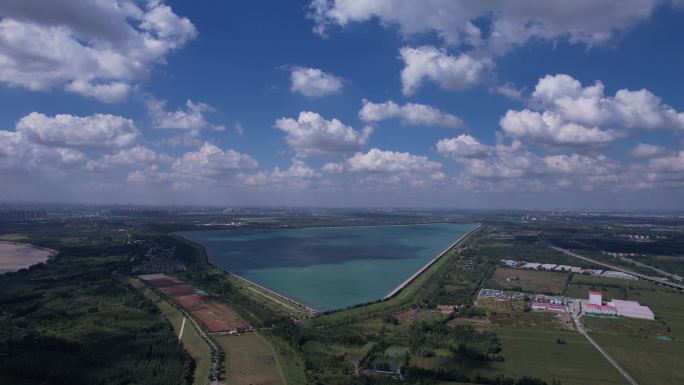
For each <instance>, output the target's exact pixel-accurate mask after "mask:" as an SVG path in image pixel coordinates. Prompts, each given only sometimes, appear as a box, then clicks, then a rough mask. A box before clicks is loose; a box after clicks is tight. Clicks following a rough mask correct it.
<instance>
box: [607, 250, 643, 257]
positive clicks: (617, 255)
mask: <svg viewBox="0 0 684 385" xmlns="http://www.w3.org/2000/svg"><path fill="white" fill-rule="evenodd" d="M603 254H606V255H610V256H611V257H638V256H639V254H637V253H613V252H610V251H604V252H603Z"/></svg>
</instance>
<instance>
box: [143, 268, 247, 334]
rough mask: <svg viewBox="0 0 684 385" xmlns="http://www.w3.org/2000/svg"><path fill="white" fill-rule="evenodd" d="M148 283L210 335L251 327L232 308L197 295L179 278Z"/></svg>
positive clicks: (159, 279)
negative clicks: (167, 297)
mask: <svg viewBox="0 0 684 385" xmlns="http://www.w3.org/2000/svg"><path fill="white" fill-rule="evenodd" d="M148 282H149V284H150V285H152V286H154V287H156V288H157V289H159V290H160V291H161V292H162V293H164V294H166V295H167V296H169V298H171V300H172V301H173V302H175V303H176V304H178V306H180V307H182V308H183V309H185V311H187V312H188V313H190V315H192V317H193V318H194V319H195V320H197V322H198V323H199V324H200V326H201V327H202V329H204V330H205V331H207V332H209V333H216V332H230V331H238V330H244V329H249V328H250V325H249V324H248V323H247V322H245V320H243V319H242V318H241V317H240V316H239V315H238V314H237V313H236V312H235V311H234V310H233V309H232V308H231V307H230V306H228V305H226V304H223V303H218V302H216V301H214V300H212V299H209V298H207V297H204V296H202V295H199V294H197V293H196V292H195V289H194V288H193V287H192V285H190V284H188V283H185V282H184V281H182V280H180V279H178V278H175V277H160V278H157V279H151V280H148Z"/></svg>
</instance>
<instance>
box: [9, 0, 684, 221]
mask: <svg viewBox="0 0 684 385" xmlns="http://www.w3.org/2000/svg"><path fill="white" fill-rule="evenodd" d="M618 10H619V11H618ZM682 36H684V3H682V2H681V1H678V0H627V1H625V0H621V1H618V0H608V1H602V2H594V1H561V2H557V3H555V4H554V6H553V7H552V8H550V7H548V6H544V5H543V3H541V2H540V1H539V0H523V1H519V2H515V3H510V2H481V1H475V0H473V1H459V2H453V1H441V0H429V1H408V0H406V1H398V0H397V1H393V0H356V1H352V0H313V1H291V2H290V1H288V2H279V1H265V0H264V1H250V2H200V3H196V2H194V3H191V2H182V1H170V0H167V1H162V0H149V1H143V0H115V1H104V0H102V1H101V0H87V1H82V0H79V1H77V0H64V1H60V2H53V1H47V0H32V1H6V2H2V3H1V4H0V100H2V101H3V103H2V106H0V202H75V203H79V202H83V203H89V204H112V203H119V204H128V203H132V204H152V205H194V206H202V205H225V206H269V205H277V206H321V207H372V206H377V207H426V208H438V207H444V208H461V209H483V208H491V209H557V210H559V209H580V210H582V209H586V210H601V209H603V210H612V209H615V210H642V209H655V210H666V209H671V210H681V209H684V200H683V199H681V197H682V196H684V136H683V135H682V134H683V133H684V94H683V93H682V91H681V88H682V85H683V84H684V71H682V70H681V69H682V68H684V50H683V49H682V48H683V45H682V42H683V41H682V38H681V37H682Z"/></svg>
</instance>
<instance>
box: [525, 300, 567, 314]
mask: <svg viewBox="0 0 684 385" xmlns="http://www.w3.org/2000/svg"><path fill="white" fill-rule="evenodd" d="M538 297H539V296H538ZM538 297H535V298H534V302H532V310H538V311H548V312H552V313H565V312H566V311H567V309H566V307H565V301H563V299H561V298H548V297H546V296H541V297H542V298H538Z"/></svg>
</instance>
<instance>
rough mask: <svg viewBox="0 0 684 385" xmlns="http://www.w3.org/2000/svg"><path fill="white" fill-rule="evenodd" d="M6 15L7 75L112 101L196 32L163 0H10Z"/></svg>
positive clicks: (0, 50) (0, 59) (0, 71)
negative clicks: (143, 0)
mask: <svg viewBox="0 0 684 385" xmlns="http://www.w3.org/2000/svg"><path fill="white" fill-rule="evenodd" d="M0 15H1V16H2V19H1V20H0V63H1V65H0V81H1V82H4V83H7V84H9V85H13V86H21V87H25V88H28V89H30V90H49V89H53V88H64V89H66V90H67V91H71V92H76V93H80V94H82V95H85V96H89V97H94V98H97V99H99V100H101V101H105V102H116V101H121V100H123V99H124V98H125V96H126V94H127V93H128V92H129V91H130V90H131V84H133V83H135V82H138V81H140V80H144V79H145V78H146V77H147V76H148V74H149V71H150V68H151V67H152V66H153V65H154V64H156V63H160V62H163V60H164V57H165V56H166V54H168V53H169V52H170V51H172V50H175V49H178V48H180V47H182V46H183V45H185V43H186V42H187V41H188V40H191V39H193V38H194V37H195V36H196V35H197V31H196V29H195V27H194V25H193V24H192V22H190V20H188V19H187V18H184V17H180V16H178V15H176V14H175V13H174V12H173V10H172V9H171V7H169V6H168V5H166V4H164V3H163V1H160V0H149V1H146V2H141V1H132V0H113V1H101V0H63V1H51V0H33V1H30V2H28V1H3V2H1V3H0Z"/></svg>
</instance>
